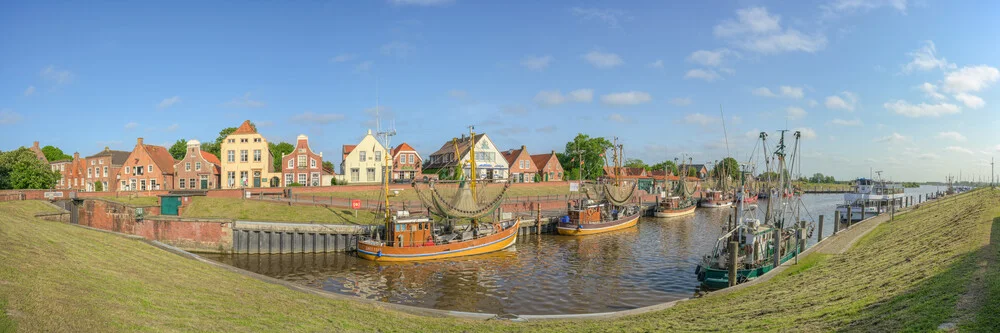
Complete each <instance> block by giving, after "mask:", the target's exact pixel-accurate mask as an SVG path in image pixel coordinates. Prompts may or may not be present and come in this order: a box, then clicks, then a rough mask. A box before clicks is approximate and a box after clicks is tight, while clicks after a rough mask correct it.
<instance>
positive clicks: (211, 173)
mask: <svg viewBox="0 0 1000 333" xmlns="http://www.w3.org/2000/svg"><path fill="white" fill-rule="evenodd" d="M221 168H222V163H221V162H219V158H218V157H215V155H212V154H211V153H208V152H205V151H202V150H201V142H198V140H190V141H188V143H187V152H185V153H184V159H182V160H180V161H179V162H177V163H175V164H174V175H175V176H174V178H175V180H174V189H178V190H209V189H217V188H219V175H220V174H221Z"/></svg>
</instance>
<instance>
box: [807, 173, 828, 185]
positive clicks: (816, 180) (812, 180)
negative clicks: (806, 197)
mask: <svg viewBox="0 0 1000 333" xmlns="http://www.w3.org/2000/svg"><path fill="white" fill-rule="evenodd" d="M825 180H826V176H823V174H822V173H818V172H817V173H815V174H813V176H812V177H809V182H810V183H822V182H823V181H825Z"/></svg>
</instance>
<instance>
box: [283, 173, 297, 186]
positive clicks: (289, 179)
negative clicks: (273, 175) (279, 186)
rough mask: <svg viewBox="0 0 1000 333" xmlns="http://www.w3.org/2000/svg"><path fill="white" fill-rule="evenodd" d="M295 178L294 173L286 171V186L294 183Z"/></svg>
mask: <svg viewBox="0 0 1000 333" xmlns="http://www.w3.org/2000/svg"><path fill="white" fill-rule="evenodd" d="M293 178H295V175H294V174H292V173H286V174H285V186H288V185H290V184H292V182H293Z"/></svg>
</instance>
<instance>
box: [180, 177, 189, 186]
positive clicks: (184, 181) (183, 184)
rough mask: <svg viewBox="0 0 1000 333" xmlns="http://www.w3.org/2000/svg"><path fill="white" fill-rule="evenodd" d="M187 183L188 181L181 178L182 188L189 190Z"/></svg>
mask: <svg viewBox="0 0 1000 333" xmlns="http://www.w3.org/2000/svg"><path fill="white" fill-rule="evenodd" d="M185 183H187V180H186V179H184V178H181V180H180V188H187V186H186V184H185Z"/></svg>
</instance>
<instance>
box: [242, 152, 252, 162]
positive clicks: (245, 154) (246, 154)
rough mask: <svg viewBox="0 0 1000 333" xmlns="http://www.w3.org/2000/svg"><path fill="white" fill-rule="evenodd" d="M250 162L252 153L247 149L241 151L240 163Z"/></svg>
mask: <svg viewBox="0 0 1000 333" xmlns="http://www.w3.org/2000/svg"><path fill="white" fill-rule="evenodd" d="M246 162H250V151H249V150H246V149H241V150H240V163H246Z"/></svg>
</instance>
